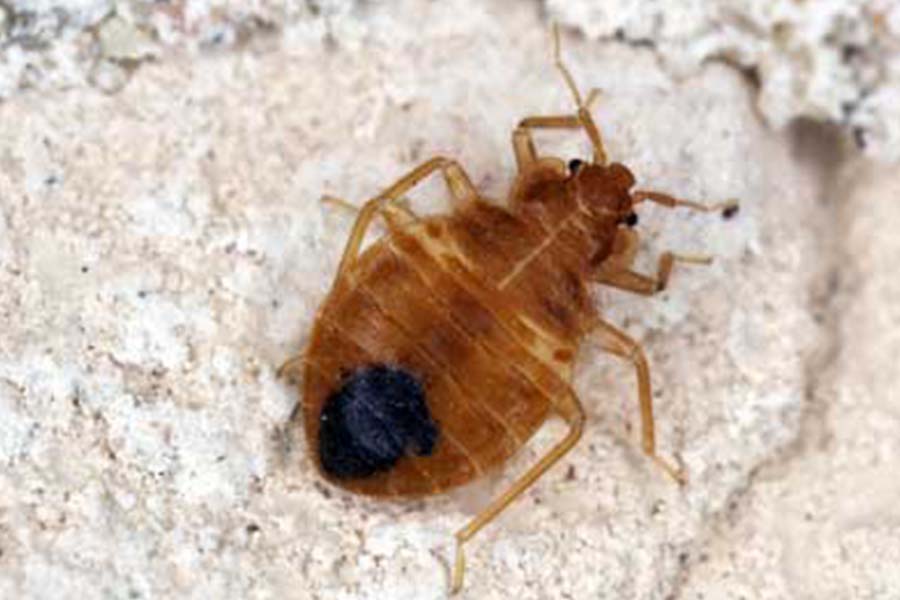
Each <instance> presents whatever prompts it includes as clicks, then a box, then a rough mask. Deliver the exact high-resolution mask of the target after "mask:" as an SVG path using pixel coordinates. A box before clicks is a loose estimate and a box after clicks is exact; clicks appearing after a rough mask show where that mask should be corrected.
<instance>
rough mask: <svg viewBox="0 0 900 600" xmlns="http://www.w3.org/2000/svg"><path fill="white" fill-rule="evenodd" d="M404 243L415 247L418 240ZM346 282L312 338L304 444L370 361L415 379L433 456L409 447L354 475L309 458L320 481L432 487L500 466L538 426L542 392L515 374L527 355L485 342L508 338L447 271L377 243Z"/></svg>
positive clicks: (367, 489) (376, 487)
mask: <svg viewBox="0 0 900 600" xmlns="http://www.w3.org/2000/svg"><path fill="white" fill-rule="evenodd" d="M391 240H393V241H396V239H395V238H391ZM405 244H406V245H409V244H413V245H415V244H416V238H415V236H408V237H407V238H405ZM423 269H424V270H425V271H427V273H425V272H423ZM353 279H354V280H355V282H354V285H353V287H352V288H347V289H336V290H334V292H333V293H332V295H331V297H330V298H329V300H328V301H327V302H326V304H325V306H324V308H323V310H322V313H321V315H320V318H319V321H318V324H317V327H316V330H315V332H314V335H313V339H312V340H311V343H310V351H309V357H310V367H309V368H308V369H307V373H308V378H307V386H306V390H305V392H306V396H305V400H304V404H305V406H304V408H305V410H304V414H305V418H306V423H307V433H308V435H309V437H310V443H311V444H313V448H311V450H313V453H314V454H315V449H316V446H318V447H321V440H320V438H319V437H317V435H318V436H321V435H322V432H321V431H318V432H316V431H311V430H315V429H316V428H317V426H319V425H320V419H321V416H322V414H323V412H322V411H323V410H324V405H325V402H326V400H327V399H328V398H330V397H332V396H333V395H334V393H335V390H336V389H340V387H341V386H342V385H345V383H346V380H347V379H346V378H347V377H348V374H347V373H348V370H350V372H351V373H352V370H353V369H359V368H361V367H364V366H366V365H371V364H374V363H379V364H385V365H392V366H394V367H396V368H402V369H404V370H406V371H408V372H409V373H410V374H411V375H412V376H414V377H416V378H417V379H418V380H419V381H421V382H422V387H423V389H424V392H425V403H426V405H427V407H428V410H429V414H430V416H431V418H432V419H433V421H434V424H435V427H436V434H437V435H436V442H435V445H434V449H433V452H432V453H431V454H430V455H427V456H421V455H420V456H417V455H416V454H417V453H416V451H415V450H416V447H415V445H411V446H410V447H409V448H407V449H406V452H405V453H404V455H403V456H402V457H400V458H398V459H397V461H396V463H395V464H394V465H393V466H392V467H391V468H390V469H388V470H384V471H378V470H377V469H376V470H374V471H375V472H373V473H371V474H369V475H360V476H358V477H348V478H340V477H335V474H334V473H331V474H329V472H328V468H327V466H326V465H325V464H323V463H322V462H321V458H320V457H315V458H316V460H317V462H318V464H319V466H320V468H321V469H322V471H323V474H324V475H325V476H326V477H329V478H330V479H332V481H334V482H335V483H337V484H339V485H342V486H344V487H348V488H350V489H353V490H354V491H357V492H361V493H367V494H373V495H389V494H396V495H416V494H426V493H431V492H435V491H439V490H442V489H446V488H448V487H452V486H455V485H459V484H461V483H465V482H467V481H469V480H471V479H472V478H474V477H475V476H477V475H478V474H480V473H482V472H484V471H487V470H489V469H491V468H493V467H494V466H496V465H498V464H500V463H502V462H503V461H504V460H506V459H507V458H508V457H509V456H511V455H512V454H513V453H514V452H515V451H516V450H517V449H518V448H519V447H520V446H521V444H522V443H524V442H525V441H526V440H527V439H528V438H529V437H530V436H531V435H532V434H533V432H534V431H535V430H536V429H537V427H539V426H540V424H541V423H542V422H543V420H544V419H545V418H546V414H547V411H548V408H549V401H548V397H547V392H546V391H545V389H542V388H541V387H539V384H538V383H536V382H535V381H533V378H532V377H530V376H529V374H528V373H527V372H523V371H522V370H521V364H520V363H521V362H524V363H525V364H527V360H525V361H519V360H517V358H516V356H515V355H509V354H508V340H507V341H506V342H505V344H506V345H505V346H504V343H501V344H500V345H501V346H502V347H504V351H506V352H507V355H506V356H503V355H501V354H500V352H499V351H498V349H497V344H496V343H493V342H492V340H495V341H496V340H502V339H504V336H507V337H508V335H509V334H508V333H503V331H504V330H503V328H501V327H499V326H498V323H497V322H496V321H497V319H496V317H494V316H493V315H492V314H491V313H490V312H489V311H487V310H485V309H484V308H483V307H482V306H481V305H480V303H479V301H478V300H477V298H475V297H474V296H472V295H471V294H469V293H468V292H467V291H466V289H465V288H464V287H462V286H459V285H456V284H454V283H453V281H452V278H451V277H450V276H449V275H448V274H447V273H444V272H442V271H441V269H439V268H436V265H435V264H432V263H428V262H426V263H417V262H416V261H415V260H414V259H412V258H410V256H408V255H404V254H398V253H396V252H395V251H394V250H393V249H392V246H389V245H388V244H384V243H381V244H376V245H375V246H373V247H372V248H370V250H368V251H367V252H366V253H365V254H364V255H363V256H362V257H360V259H359V263H358V264H357V266H356V268H355V269H354V273H353ZM448 290H452V291H451V292H449V293H447V294H446V295H444V294H442V293H440V292H446V291H448ZM519 352H520V353H523V352H525V350H524V349H523V348H521V347H520V348H519ZM330 355H338V356H341V357H342V358H341V359H340V360H339V361H335V360H333V359H328V358H327V357H328V356H330ZM323 359H324V360H323ZM339 363H340V364H339ZM341 371H344V375H343V376H341ZM350 376H351V377H352V375H350ZM544 378H545V379H546V376H544ZM537 379H538V380H541V377H540V376H538V377H537ZM544 383H546V382H544ZM393 447H396V445H395V446H393Z"/></svg>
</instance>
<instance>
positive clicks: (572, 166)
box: [569, 158, 584, 175]
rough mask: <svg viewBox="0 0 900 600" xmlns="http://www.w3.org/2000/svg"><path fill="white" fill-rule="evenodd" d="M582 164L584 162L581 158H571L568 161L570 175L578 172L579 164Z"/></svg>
mask: <svg viewBox="0 0 900 600" xmlns="http://www.w3.org/2000/svg"><path fill="white" fill-rule="evenodd" d="M583 164H584V161H582V160H581V159H578V158H573V159H572V160H570V161H569V172H570V173H571V174H572V175H574V174H575V173H577V172H578V169H580V168H581V165H583Z"/></svg>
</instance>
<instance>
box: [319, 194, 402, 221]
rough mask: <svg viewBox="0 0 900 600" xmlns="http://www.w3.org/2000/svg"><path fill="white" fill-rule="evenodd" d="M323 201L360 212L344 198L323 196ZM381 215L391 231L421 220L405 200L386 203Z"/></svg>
mask: <svg viewBox="0 0 900 600" xmlns="http://www.w3.org/2000/svg"><path fill="white" fill-rule="evenodd" d="M321 201H322V202H324V203H326V204H332V205H334V206H337V207H339V208H343V209H345V210H349V211H353V212H355V213H358V212H359V210H360V209H359V207H358V206H356V205H355V204H353V203H352V202H347V201H346V200H344V199H343V198H337V197H335V196H328V195H325V196H322V198H321ZM380 214H381V216H382V217H383V218H384V220H385V222H387V224H388V227H389V228H391V229H398V228H399V227H401V226H403V225H405V224H408V223H412V222H415V221H417V220H418V219H419V215H417V214H416V213H415V212H413V210H412V209H411V208H410V207H409V203H408V202H407V201H406V199H405V198H404V199H402V200H390V201H388V202H385V204H384V205H383V206H382V207H381V213H380Z"/></svg>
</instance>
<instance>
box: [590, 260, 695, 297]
mask: <svg viewBox="0 0 900 600" xmlns="http://www.w3.org/2000/svg"><path fill="white" fill-rule="evenodd" d="M613 259H614V257H610V259H608V260H613ZM676 261H677V262H682V263H689V264H695V265H708V264H710V263H711V262H712V257H709V256H694V255H690V254H675V253H673V252H663V253H662V255H661V256H660V257H659V266H658V267H657V271H656V277H651V276H649V275H644V274H643V273H637V272H635V271H632V270H631V269H629V268H628V267H627V266H621V265H617V264H616V263H614V262H612V263H610V262H607V263H604V264H603V265H601V266H600V270H599V271H598V272H597V276H596V281H597V283H603V284H606V285H610V286H612V287H615V288H619V289H620V290H625V291H627V292H634V293H635V294H642V295H644V296H652V295H653V294H656V293H658V292H661V291H663V290H664V289H666V286H667V285H668V283H669V276H670V275H671V274H672V267H673V266H674V265H675V262H676Z"/></svg>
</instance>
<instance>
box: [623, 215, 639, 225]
mask: <svg viewBox="0 0 900 600" xmlns="http://www.w3.org/2000/svg"><path fill="white" fill-rule="evenodd" d="M625 224H626V225H628V226H629V227H634V226H635V225H637V224H638V216H637V213H630V214H629V215H628V216H627V217H625Z"/></svg>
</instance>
